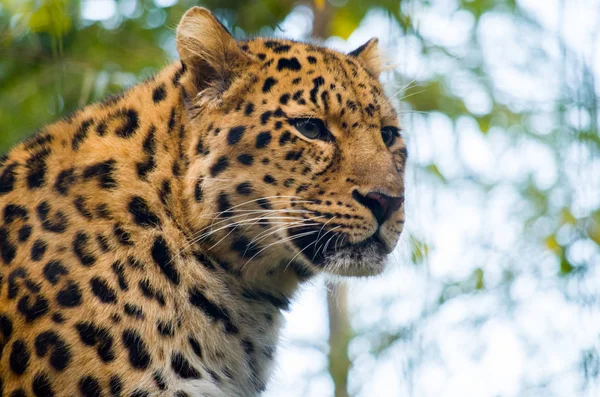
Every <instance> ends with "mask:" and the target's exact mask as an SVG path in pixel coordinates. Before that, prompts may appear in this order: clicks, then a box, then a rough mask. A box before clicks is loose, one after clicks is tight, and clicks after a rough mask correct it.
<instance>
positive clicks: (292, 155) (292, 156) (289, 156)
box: [285, 149, 302, 161]
mask: <svg viewBox="0 0 600 397" xmlns="http://www.w3.org/2000/svg"><path fill="white" fill-rule="evenodd" d="M300 157H302V149H300V150H298V151H293V150H290V151H289V152H287V153H286V154H285V159H286V160H288V161H297V160H298V159H300Z"/></svg>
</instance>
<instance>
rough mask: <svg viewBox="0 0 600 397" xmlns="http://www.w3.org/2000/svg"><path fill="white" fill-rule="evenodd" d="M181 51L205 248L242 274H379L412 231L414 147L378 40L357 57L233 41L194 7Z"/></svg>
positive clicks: (196, 207) (192, 185)
mask: <svg viewBox="0 0 600 397" xmlns="http://www.w3.org/2000/svg"><path fill="white" fill-rule="evenodd" d="M177 47H178V51H179V54H180V56H181V60H182V63H183V65H184V66H185V69H186V72H185V76H184V79H186V84H187V87H191V91H192V92H191V93H188V94H189V95H188V101H187V102H188V103H187V112H188V126H189V127H188V128H189V130H190V132H191V135H192V136H193V138H192V139H193V144H191V145H190V149H189V155H190V158H192V159H193V160H192V162H191V166H190V167H189V171H188V175H187V181H188V186H187V189H186V191H187V194H189V196H190V197H192V199H190V202H191V203H192V204H190V206H191V207H192V208H191V210H190V217H191V218H192V220H191V223H193V224H194V233H195V237H196V240H197V241H200V242H201V244H203V245H204V246H205V247H206V248H207V249H209V250H210V251H211V252H213V253H214V254H215V255H216V256H217V257H220V258H222V259H223V260H225V261H227V262H228V263H230V264H231V263H234V264H235V263H238V264H240V265H239V266H238V267H237V268H236V271H244V272H245V271H248V272H252V271H254V272H264V271H267V272H268V271H270V272H273V271H274V270H275V269H277V268H288V267H293V268H294V269H296V271H297V269H299V268H302V269H304V271H305V272H307V273H310V272H315V271H317V272H318V271H323V272H327V273H330V274H336V275H344V276H365V275H374V274H379V273H381V272H382V271H383V270H384V267H385V258H386V256H387V255H388V254H389V253H390V252H391V251H392V250H393V249H394V247H395V245H396V243H397V242H398V239H399V237H400V234H401V232H402V229H403V225H404V182H403V176H404V170H405V163H406V157H407V151H406V146H405V143H404V141H403V139H402V136H401V135H400V128H399V126H398V116H397V114H396V112H395V111H394V109H393V107H392V105H391V103H390V101H389V100H388V98H386V96H385V94H384V92H383V89H382V87H381V85H380V83H379V81H378V77H379V73H380V71H381V64H380V56H379V53H378V48H377V40H376V39H372V40H370V41H369V42H367V43H366V44H364V45H363V46H361V47H359V48H357V49H356V50H355V51H352V52H350V53H349V54H342V53H340V52H337V51H333V50H330V49H326V48H323V47H319V46H316V45H312V44H305V43H299V42H294V41H290V40H282V39H263V38H257V39H252V40H248V41H236V40H235V39H234V38H233V37H232V36H231V34H230V33H229V32H228V31H227V29H226V28H225V27H224V26H223V25H222V24H221V23H220V22H219V21H218V20H217V19H216V18H215V17H214V16H213V15H212V14H211V13H210V12H209V11H208V10H206V9H203V8H199V7H195V8H193V9H191V10H189V11H188V12H187V13H186V14H185V16H184V17H183V19H182V20H181V22H180V24H179V27H178V29H177ZM231 266H237V265H231Z"/></svg>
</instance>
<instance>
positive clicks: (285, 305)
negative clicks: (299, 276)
mask: <svg viewBox="0 0 600 397" xmlns="http://www.w3.org/2000/svg"><path fill="white" fill-rule="evenodd" d="M242 296H243V297H244V298H245V299H247V300H252V301H257V302H264V303H270V304H271V305H273V306H275V307H276V308H277V309H280V310H289V308H290V303H291V302H290V300H289V299H288V298H287V297H285V296H283V295H280V296H276V295H273V294H271V293H269V292H266V291H259V290H255V289H245V290H244V291H243V292H242Z"/></svg>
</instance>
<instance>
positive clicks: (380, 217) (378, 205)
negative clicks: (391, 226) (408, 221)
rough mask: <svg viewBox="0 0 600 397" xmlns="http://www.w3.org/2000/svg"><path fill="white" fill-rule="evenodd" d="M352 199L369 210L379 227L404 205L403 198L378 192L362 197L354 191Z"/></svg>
mask: <svg viewBox="0 0 600 397" xmlns="http://www.w3.org/2000/svg"><path fill="white" fill-rule="evenodd" d="M352 197H354V199H355V200H356V201H358V202H359V203H360V204H362V205H364V206H365V207H367V208H368V209H370V210H371V212H372V213H373V216H374V217H375V219H376V220H377V223H378V224H379V225H383V224H384V223H385V221H387V220H388V219H389V218H390V216H392V214H393V213H394V212H395V211H397V210H398V209H399V208H400V207H401V206H402V203H404V196H400V197H392V196H388V195H386V194H383V193H378V192H369V193H367V194H366V195H362V194H360V192H359V191H358V190H354V191H353V192H352Z"/></svg>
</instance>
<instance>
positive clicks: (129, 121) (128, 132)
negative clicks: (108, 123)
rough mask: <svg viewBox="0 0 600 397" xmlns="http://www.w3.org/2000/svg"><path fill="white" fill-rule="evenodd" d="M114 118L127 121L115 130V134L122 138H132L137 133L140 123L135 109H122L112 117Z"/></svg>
mask: <svg viewBox="0 0 600 397" xmlns="http://www.w3.org/2000/svg"><path fill="white" fill-rule="evenodd" d="M111 116H112V117H122V118H124V119H125V122H124V123H123V125H121V126H119V128H117V129H116V130H115V134H116V135H117V136H118V137H121V138H131V136H132V135H133V134H135V133H136V132H137V129H138V127H139V126H140V122H139V119H138V113H137V112H136V111H135V110H133V109H121V110H119V111H118V112H116V113H114V114H113V115H111Z"/></svg>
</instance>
